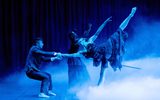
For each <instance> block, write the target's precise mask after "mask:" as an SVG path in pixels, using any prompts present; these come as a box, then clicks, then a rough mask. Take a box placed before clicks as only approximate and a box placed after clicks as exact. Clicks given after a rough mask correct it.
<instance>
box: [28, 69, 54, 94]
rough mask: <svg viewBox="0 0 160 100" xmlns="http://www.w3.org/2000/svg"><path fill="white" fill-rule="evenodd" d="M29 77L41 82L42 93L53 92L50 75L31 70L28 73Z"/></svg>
mask: <svg viewBox="0 0 160 100" xmlns="http://www.w3.org/2000/svg"><path fill="white" fill-rule="evenodd" d="M26 74H27V76H28V77H29V78H31V79H35V80H39V81H42V82H41V89H40V92H41V93H46V94H47V93H48V90H52V77H51V75H50V74H49V73H46V72H41V71H34V70H30V71H27V72H26Z"/></svg>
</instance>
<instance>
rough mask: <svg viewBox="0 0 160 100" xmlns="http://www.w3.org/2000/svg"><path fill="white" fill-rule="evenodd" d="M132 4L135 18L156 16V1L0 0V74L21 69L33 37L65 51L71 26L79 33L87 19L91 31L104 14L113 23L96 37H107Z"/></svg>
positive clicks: (3, 74)
mask: <svg viewBox="0 0 160 100" xmlns="http://www.w3.org/2000/svg"><path fill="white" fill-rule="evenodd" d="M133 6H137V7H138V12H137V14H136V16H137V17H138V16H142V15H143V16H145V17H148V18H154V19H155V18H156V19H159V17H160V13H159V11H160V9H159V6H160V1H159V0H1V1H0V75H1V77H2V76H6V75H8V74H9V73H11V72H15V71H20V70H21V69H23V66H24V64H25V59H26V56H27V53H28V50H29V47H30V46H31V41H32V39H33V38H34V37H37V36H41V37H43V39H44V43H45V47H44V49H45V50H54V51H60V52H67V50H68V48H69V40H68V38H67V34H68V32H69V31H70V30H71V29H72V28H75V27H76V28H77V29H78V33H83V30H84V29H85V27H86V25H87V23H88V22H91V23H92V24H93V29H92V31H91V34H93V33H94V32H95V31H96V29H97V27H98V26H99V25H100V24H101V23H102V22H103V21H104V20H105V19H106V18H107V17H109V16H113V23H112V24H110V25H109V27H108V28H105V29H104V30H103V34H102V35H100V38H102V37H103V35H105V36H109V35H110V34H109V33H112V32H113V31H114V30H115V29H116V28H117V27H118V25H119V23H120V22H121V21H122V20H123V19H124V18H125V17H126V16H127V15H128V14H129V12H130V10H131V8H132V7H133ZM132 23H133V25H134V22H132ZM128 27H131V25H130V26H128ZM106 31H107V32H106ZM79 35H82V34H79Z"/></svg>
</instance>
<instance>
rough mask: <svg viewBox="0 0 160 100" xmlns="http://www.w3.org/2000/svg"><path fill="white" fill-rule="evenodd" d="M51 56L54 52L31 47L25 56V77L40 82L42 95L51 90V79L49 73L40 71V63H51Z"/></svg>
mask: <svg viewBox="0 0 160 100" xmlns="http://www.w3.org/2000/svg"><path fill="white" fill-rule="evenodd" d="M53 55H54V52H45V51H42V50H41V49H40V48H39V47H38V46H32V47H31V48H30V51H29V54H28V56H27V60H26V65H25V69H26V75H27V76H28V77H29V78H32V79H35V80H40V81H42V83H41V90H40V92H42V93H47V90H48V88H49V90H52V78H51V75H50V74H49V73H46V72H42V71H40V70H39V67H40V65H41V62H42V61H51V57H49V56H53ZM45 56H48V57H45Z"/></svg>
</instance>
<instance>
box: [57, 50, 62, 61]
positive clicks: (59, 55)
mask: <svg viewBox="0 0 160 100" xmlns="http://www.w3.org/2000/svg"><path fill="white" fill-rule="evenodd" d="M56 57H57V59H58V60H61V59H62V54H61V53H60V52H58V53H57V55H56Z"/></svg>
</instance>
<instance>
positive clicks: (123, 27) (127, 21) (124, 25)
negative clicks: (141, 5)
mask: <svg viewBox="0 0 160 100" xmlns="http://www.w3.org/2000/svg"><path fill="white" fill-rule="evenodd" d="M136 10H137V7H133V8H132V11H131V13H130V14H129V16H128V17H127V18H126V19H125V20H124V21H123V22H122V23H121V25H120V26H119V28H120V29H122V30H124V29H125V28H126V27H127V25H128V23H129V21H130V19H131V18H132V17H133V16H134V14H135V12H136Z"/></svg>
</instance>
